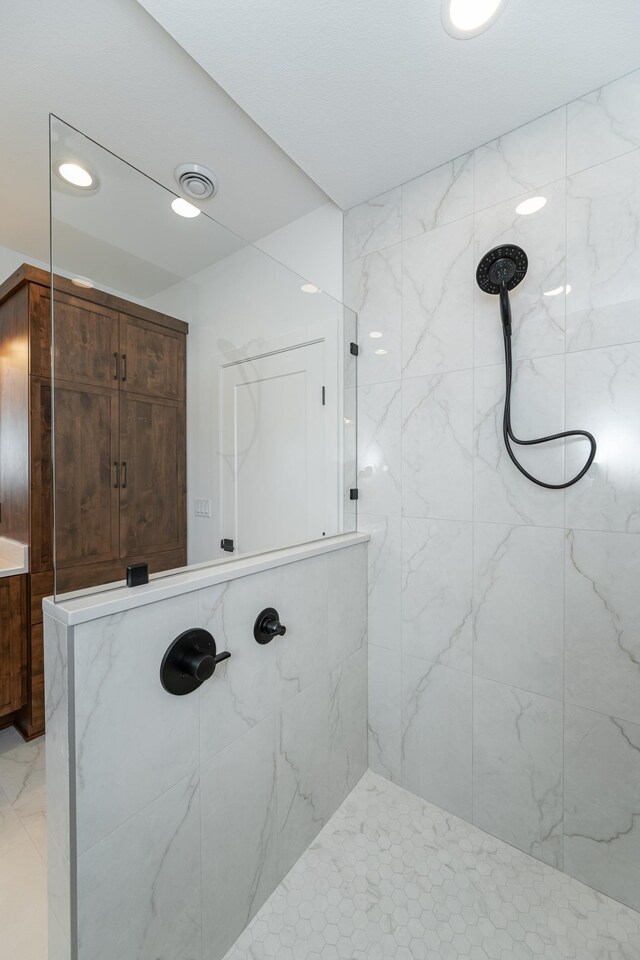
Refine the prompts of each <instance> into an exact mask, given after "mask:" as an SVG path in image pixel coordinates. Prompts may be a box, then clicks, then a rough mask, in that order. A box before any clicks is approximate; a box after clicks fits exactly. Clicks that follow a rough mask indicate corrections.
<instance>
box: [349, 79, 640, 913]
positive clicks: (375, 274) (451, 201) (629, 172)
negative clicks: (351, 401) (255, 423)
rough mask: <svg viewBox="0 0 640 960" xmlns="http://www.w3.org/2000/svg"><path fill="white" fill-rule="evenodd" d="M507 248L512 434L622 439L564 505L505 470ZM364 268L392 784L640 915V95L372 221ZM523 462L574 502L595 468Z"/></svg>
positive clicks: (357, 257) (528, 453)
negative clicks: (500, 279) (516, 270)
mask: <svg viewBox="0 0 640 960" xmlns="http://www.w3.org/2000/svg"><path fill="white" fill-rule="evenodd" d="M532 195H542V196H544V197H545V198H546V201H547V202H546V205H545V206H544V207H543V208H542V209H541V210H540V211H539V212H537V213H534V214H532V215H529V216H519V215H518V214H517V213H516V209H515V208H516V206H517V205H518V203H519V202H520V201H521V200H522V199H524V198H526V197H529V196H532ZM505 241H511V242H515V243H517V244H519V245H521V246H522V247H524V249H525V250H526V251H527V253H528V255H529V273H528V275H527V277H526V279H525V281H523V283H522V284H521V285H520V286H519V287H518V289H517V291H515V293H514V295H513V297H512V305H513V313H514V343H513V350H514V358H515V371H514V405H513V423H514V429H515V431H516V433H517V434H518V435H520V436H524V437H527V436H541V435H544V434H546V433H551V432H556V431H558V430H562V429H565V426H564V425H566V428H567V429H569V428H572V427H583V428H586V429H589V430H592V431H593V432H594V433H595V435H596V437H597V439H598V444H599V452H598V457H597V462H596V463H595V464H594V466H593V467H592V469H591V471H590V473H589V475H588V477H587V478H586V479H585V480H583V481H582V482H581V483H580V484H579V485H577V486H576V487H574V488H572V489H570V490H568V491H567V492H566V493H563V492H562V491H553V492H552V491H548V490H545V489H541V488H539V487H536V486H533V485H532V484H530V483H529V482H528V481H527V480H526V479H525V478H524V477H522V476H521V475H520V474H519V473H518V472H517V471H516V470H515V468H514V467H513V465H512V464H511V462H510V461H509V459H508V457H507V455H506V453H505V450H504V447H503V442H502V437H501V417H502V399H503V395H504V366H503V356H502V339H501V328H500V321H499V317H498V304H497V302H496V299H495V298H493V297H489V296H487V295H485V294H483V293H481V292H480V291H479V289H478V288H477V286H476V284H475V279H474V275H475V266H476V264H477V261H478V259H479V257H480V256H481V255H482V254H483V253H484V252H485V251H486V250H488V249H489V248H490V247H492V246H494V245H496V244H498V243H500V242H505ZM345 260H346V263H345V293H346V299H347V303H348V304H349V305H350V306H352V307H353V308H354V309H355V310H357V311H358V314H359V342H360V349H361V358H360V362H359V374H358V376H359V386H358V392H359V481H358V482H359V488H360V499H359V511H360V518H359V523H360V528H361V529H363V530H366V531H368V532H369V533H370V534H371V537H372V541H371V544H370V571H369V591H370V595H369V717H370V719H369V723H370V733H369V753H370V765H371V766H372V768H373V769H374V770H375V771H377V772H379V773H381V774H383V775H385V776H386V777H388V778H390V779H392V780H394V781H396V782H398V783H400V784H402V785H403V786H404V787H406V788H408V789H409V790H412V791H414V792H416V793H417V794H419V795H420V796H422V797H424V798H426V799H427V800H429V801H431V802H433V803H435V804H437V805H439V806H441V807H444V808H445V809H447V810H449V811H451V812H453V813H455V814H457V815H458V816H461V817H463V818H465V819H466V820H469V821H471V822H473V823H475V824H476V825H477V826H479V827H481V828H482V829H484V830H488V831H490V832H491V833H493V834H494V835H496V836H498V837H501V838H502V839H504V840H506V841H508V842H509V843H512V844H514V845H515V846H517V847H520V848H521V849H522V850H525V851H526V852H527V853H531V854H533V855H534V856H536V857H539V858H540V859H541V860H544V861H546V862H547V863H550V864H553V865H554V866H557V867H561V868H564V869H565V870H566V871H567V872H568V873H570V874H572V875H574V876H576V877H577V878H579V879H580V880H583V881H585V882H586V883H588V884H591V885H592V886H594V887H596V888H598V889H599V890H602V891H604V892H605V893H607V894H609V895H611V896H613V897H616V898H618V899H620V900H622V901H624V902H625V903H627V904H629V905H631V906H632V907H635V908H636V909H639V908H640V590H639V589H638V585H639V584H640V71H639V72H637V73H635V74H632V75H630V76H627V77H625V78H623V79H621V80H619V81H617V82H615V83H612V84H610V85H608V86H606V87H604V88H602V89H601V90H598V91H596V92H594V93H591V94H589V95H588V96H585V97H583V98H581V99H580V100H576V101H575V102H573V103H570V104H568V105H567V106H566V107H562V108H560V109H558V110H555V111H554V112H552V113H550V114H548V115H547V116H543V117H541V118H540V119H538V120H536V121H534V122H533V123H530V124H528V125H527V126H524V127H521V128H520V129H517V130H514V131H513V132H511V133H508V134H506V135H505V136H502V137H500V138H499V139H498V140H495V141H493V142H492V143H488V144H485V145H483V146H480V147H478V148H477V149H476V150H474V151H472V152H471V153H469V154H467V155H466V156H463V157H458V158H456V159H455V160H452V161H451V162H450V163H447V164H444V165H443V166H441V167H439V168H438V169H436V170H433V171H431V172H429V173H427V174H425V175H424V176H422V177H419V178H418V179H416V180H413V181H411V182H410V183H407V184H404V185H403V186H402V187H398V188H397V189H394V190H391V191H390V192H388V193H386V194H384V195H383V196H380V197H377V198H375V199H373V200H371V201H369V202H367V203H363V204H361V205H360V206H358V207H355V208H354V209H352V210H350V211H349V212H348V213H347V215H346V218H345ZM520 456H521V459H522V461H523V463H524V464H525V465H527V466H528V467H529V468H530V469H534V471H535V472H536V474H538V475H539V476H541V477H542V478H544V479H547V480H550V481H556V482H557V481H558V480H560V479H561V478H563V477H565V476H566V477H569V476H571V475H572V474H573V473H575V472H577V470H578V469H579V467H580V466H581V464H582V462H583V458H584V457H585V445H583V444H581V443H579V442H575V443H571V444H567V446H566V449H563V447H562V445H552V446H550V447H549V449H547V450H546V451H545V450H542V449H537V450H527V449H524V450H520Z"/></svg>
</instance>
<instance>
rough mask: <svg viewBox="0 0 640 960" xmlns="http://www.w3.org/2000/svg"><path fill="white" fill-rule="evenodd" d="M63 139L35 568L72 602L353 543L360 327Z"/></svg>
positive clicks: (97, 149)
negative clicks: (341, 541) (235, 561)
mask: <svg viewBox="0 0 640 960" xmlns="http://www.w3.org/2000/svg"><path fill="white" fill-rule="evenodd" d="M50 137H51V143H50V146H51V275H50V277H49V276H48V275H46V274H44V273H43V274H42V277H41V278H37V277H36V280H37V281H38V282H34V283H33V288H34V289H33V302H34V304H35V311H36V314H37V317H38V322H39V323H40V324H41V328H42V329H41V341H42V344H43V350H42V354H41V356H40V357H38V358H37V363H39V365H40V367H41V369H40V368H38V369H34V370H33V371H32V372H33V373H34V375H35V376H34V381H33V402H34V405H35V408H36V413H37V423H38V424H39V427H38V430H39V431H40V436H39V437H38V442H39V449H40V450H41V455H42V456H41V464H40V466H41V470H40V473H39V475H38V476H37V477H35V478H34V488H33V495H34V497H36V498H37V499H38V504H39V515H40V523H41V529H40V530H39V531H35V533H36V542H35V544H34V551H33V558H34V563H35V567H34V569H36V570H39V571H42V572H43V573H44V572H46V571H54V575H55V588H54V592H55V595H56V597H58V596H60V595H63V594H65V595H66V594H69V593H72V592H75V591H78V590H85V589H97V590H104V589H106V588H107V587H109V586H111V587H113V586H119V585H122V583H123V581H124V580H125V578H126V577H127V570H128V568H130V567H131V568H133V573H132V574H130V575H131V576H134V577H135V575H136V569H137V568H138V565H140V564H142V565H144V564H146V565H147V567H148V570H149V572H150V575H151V576H152V577H154V576H166V575H167V574H168V573H172V572H175V571H177V570H181V569H184V567H185V566H192V565H194V564H211V563H213V562H217V561H224V560H226V559H228V558H229V557H237V556H241V555H242V556H244V555H249V554H256V553H260V552H263V551H268V550H274V549H278V548H282V547H287V546H291V545H293V544H297V543H304V542H308V541H314V540H320V539H322V538H326V537H333V536H336V535H338V534H341V533H344V532H349V531H353V530H355V529H356V507H357V501H356V497H357V491H356V487H357V482H356V419H357V417H356V376H357V372H356V371H357V363H356V357H355V352H356V351H355V348H353V347H352V344H355V342H356V317H355V314H354V313H353V312H352V311H350V310H349V309H347V308H346V307H345V306H344V305H343V304H342V303H340V302H339V301H338V300H336V299H334V298H333V297H331V296H329V295H328V294H327V293H326V292H323V291H322V290H320V289H318V287H317V285H315V284H314V283H313V280H314V278H313V277H311V278H304V277H301V276H299V275H298V274H297V273H295V272H294V271H292V270H291V269H289V268H288V267H287V266H285V265H284V264H282V263H280V262H278V261H277V260H276V259H274V258H273V257H272V256H270V255H269V254H268V253H266V252H265V250H263V249H261V243H260V242H259V241H258V242H256V243H249V242H247V241H245V240H243V239H241V238H240V237H239V236H237V235H236V234H235V233H233V232H232V231H230V230H228V229H227V228H226V227H224V226H223V225H222V224H220V223H218V222H217V221H216V220H215V219H213V218H212V217H211V216H210V215H209V214H208V213H207V212H204V211H203V212H200V211H199V210H198V208H197V207H195V206H193V205H190V204H189V203H187V202H186V200H185V199H184V198H183V197H178V196H177V195H176V194H174V193H172V192H171V191H169V190H167V189H166V188H165V187H163V186H160V185H159V184H158V183H157V182H155V181H154V180H152V179H151V178H150V177H148V176H146V175H145V174H143V173H141V172H140V171H139V170H138V169H136V168H135V167H133V166H132V165H130V164H129V163H127V162H126V161H124V160H123V159H121V158H120V157H118V156H116V155H115V154H114V153H112V152H110V151H109V150H107V149H105V148H104V147H102V146H100V145H99V144H97V143H96V142H95V141H93V140H91V139H89V138H88V137H86V136H84V135H83V134H82V133H80V132H79V131H77V130H75V129H74V128H73V127H71V126H69V125H68V124H66V123H64V122H63V121H62V120H60V119H58V118H57V117H51V125H50ZM176 189H178V188H176ZM209 205H210V206H211V205H215V200H213V201H209ZM49 338H50V341H51V346H52V350H51V352H49V351H48V349H47V347H48V344H47V341H48V339H49ZM50 357H52V360H51V361H50V359H49V358H50ZM50 363H51V364H52V366H51V367H50ZM51 384H53V390H51ZM52 396H53V399H52ZM49 450H52V451H53V456H52V462H53V489H54V495H53V501H52V500H51V497H50V495H49V489H50V488H49V487H48V478H49V480H50V475H51V468H50V466H49V463H50V460H49V459H48V451H49ZM141 575H142V576H144V572H143V573H142V574H141Z"/></svg>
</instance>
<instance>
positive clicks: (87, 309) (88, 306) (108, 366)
mask: <svg viewBox="0 0 640 960" xmlns="http://www.w3.org/2000/svg"><path fill="white" fill-rule="evenodd" d="M30 311H31V372H32V374H33V375H34V376H38V377H50V376H51V354H50V349H51V347H50V343H51V294H50V291H49V290H48V289H47V288H46V287H40V286H37V285H36V284H31V288H30ZM54 321H55V377H56V380H68V381H72V382H74V383H87V384H92V385H94V386H97V387H110V388H112V389H116V388H117V386H118V378H119V376H120V371H119V365H118V356H117V355H118V339H119V328H118V314H117V313H116V312H115V311H114V310H109V309H108V308H107V307H102V306H100V305H99V304H96V303H90V302H89V301H88V300H82V299H80V298H79V297H72V296H69V294H66V293H60V291H58V290H56V291H55V294H54Z"/></svg>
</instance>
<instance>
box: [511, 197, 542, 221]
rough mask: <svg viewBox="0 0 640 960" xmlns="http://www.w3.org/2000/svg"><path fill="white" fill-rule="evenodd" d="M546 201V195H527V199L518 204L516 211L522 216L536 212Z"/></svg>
mask: <svg viewBox="0 0 640 960" xmlns="http://www.w3.org/2000/svg"><path fill="white" fill-rule="evenodd" d="M546 202H547V198H546V197H529V199H528V200H523V201H522V203H519V204H518V206H517V207H516V213H519V214H520V215H521V216H523V217H526V216H527V215H528V214H530V213H537V212H538V210H542V208H543V207H544V205H545V204H546Z"/></svg>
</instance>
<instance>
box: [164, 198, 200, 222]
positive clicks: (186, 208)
mask: <svg viewBox="0 0 640 960" xmlns="http://www.w3.org/2000/svg"><path fill="white" fill-rule="evenodd" d="M171 209H172V210H173V212H174V213H177V214H178V216H179V217H199V216H200V214H201V213H202V211H201V210H198V208H197V207H194V205H193V204H192V203H189V201H188V200H184V199H183V198H182V197H176V198H175V200H172V201H171Z"/></svg>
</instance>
